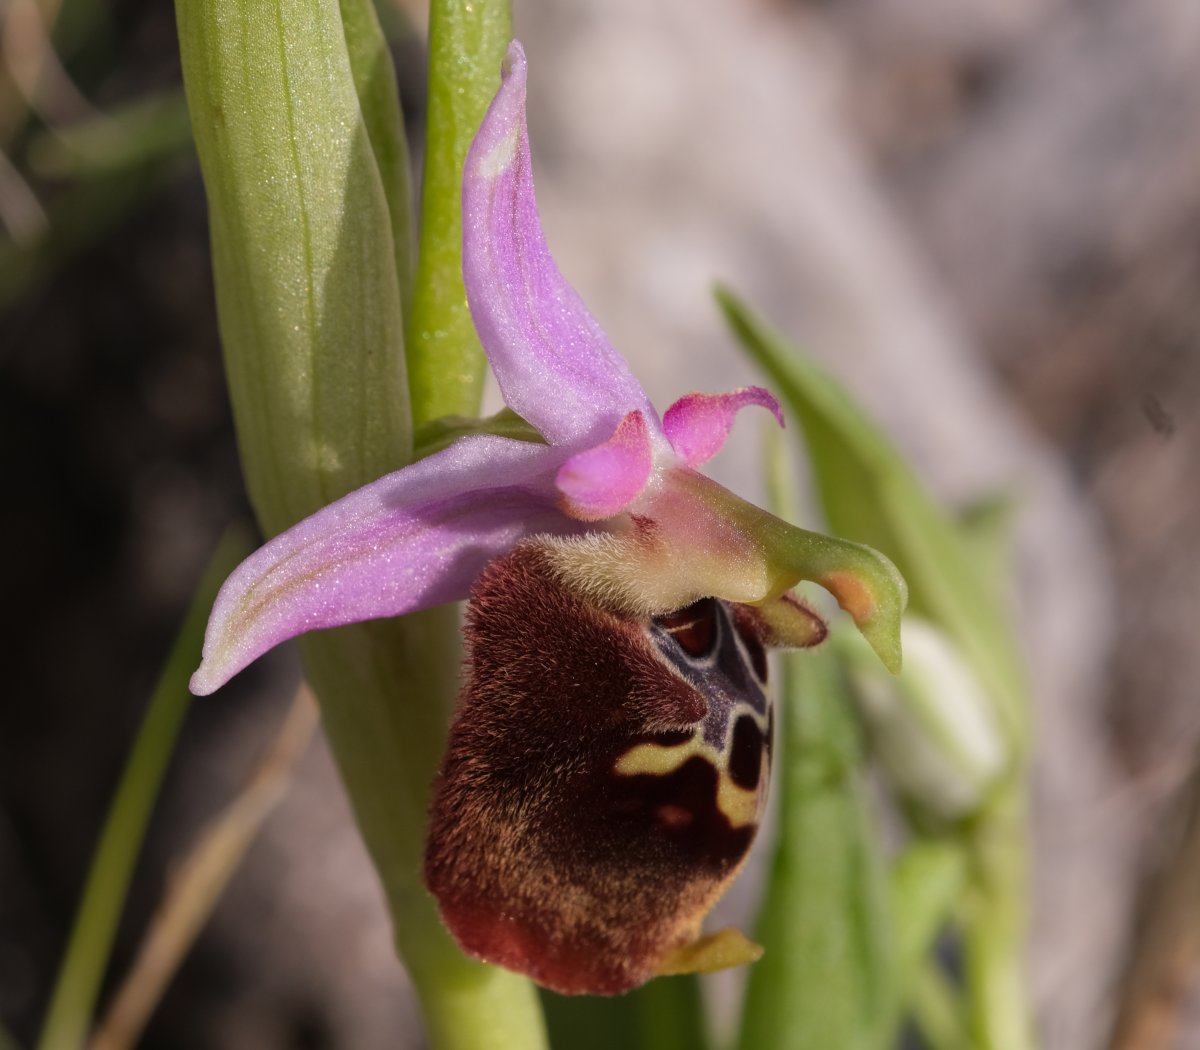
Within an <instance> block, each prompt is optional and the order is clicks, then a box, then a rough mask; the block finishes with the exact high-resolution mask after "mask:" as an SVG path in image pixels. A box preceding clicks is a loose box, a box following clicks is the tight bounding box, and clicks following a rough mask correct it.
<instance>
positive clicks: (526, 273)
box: [463, 40, 658, 448]
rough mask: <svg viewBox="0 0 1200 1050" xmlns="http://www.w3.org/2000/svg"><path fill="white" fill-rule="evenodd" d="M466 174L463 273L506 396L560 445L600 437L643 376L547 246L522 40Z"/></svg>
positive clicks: (650, 416) (635, 395) (638, 406)
mask: <svg viewBox="0 0 1200 1050" xmlns="http://www.w3.org/2000/svg"><path fill="white" fill-rule="evenodd" d="M502 78H503V79H502V82H501V85H500V90H499V91H498V92H497V94H496V97H495V98H494V99H493V100H492V104H491V108H490V109H489V110H488V112H487V116H486V117H485V118H484V120H483V125H482V126H481V127H480V129H479V133H478V134H477V135H476V137H475V141H474V142H473V143H472V145H471V149H470V152H469V153H468V154H467V160H466V165H465V170H464V175H463V279H464V281H465V283H466V289H467V301H468V303H469V304H470V307H471V317H472V318H473V319H474V321H475V327H476V329H477V330H478V332H479V338H480V340H481V342H482V343H483V348H484V350H486V351H487V355H488V360H489V362H490V363H491V366H492V371H493V372H494V373H495V375H496V379H497V380H498V381H499V384H500V391H501V393H502V394H503V395H504V400H505V402H506V403H507V404H508V405H509V406H510V407H511V408H513V409H514V410H515V411H516V412H517V413H518V414H519V415H521V416H523V417H524V418H525V419H527V420H528V421H529V422H530V423H532V424H533V425H534V426H535V427H537V428H538V430H540V431H541V432H542V434H543V435H544V436H545V437H546V440H548V441H549V442H550V443H551V444H553V445H568V446H573V447H576V448H578V447H581V446H586V445H588V444H594V443H595V442H598V441H600V440H602V439H603V438H604V436H605V435H606V434H611V433H612V431H613V428H614V427H615V426H616V425H617V423H618V422H619V421H620V419H621V418H622V417H623V416H625V415H626V414H627V413H629V412H630V411H633V410H637V411H640V412H642V413H644V414H645V416H646V418H647V420H649V421H650V423H651V425H653V426H654V427H657V426H658V416H657V415H656V414H655V413H654V410H653V408H651V406H650V404H649V402H648V401H647V399H646V394H645V392H644V391H643V390H642V388H641V386H640V384H639V383H638V381H637V380H636V379H634V377H633V375H632V373H630V371H629V368H628V366H627V365H626V364H625V362H624V360H623V359H622V358H621V357H620V355H618V354H617V352H616V351H615V350H613V348H612V347H611V346H610V345H609V342H608V339H607V338H606V336H605V335H604V332H603V331H601V329H600V326H599V324H597V323H596V320H595V319H594V318H593V317H592V315H591V314H590V313H588V311H587V308H586V307H585V306H584V305H583V303H582V302H581V301H580V299H579V296H578V295H577V294H576V293H575V291H574V289H572V288H571V286H570V285H569V284H567V282H566V280H565V279H564V278H563V276H562V274H561V273H559V270H558V267H557V266H556V265H555V263H554V260H553V259H552V258H551V256H550V251H549V249H548V248H547V247H546V240H545V237H544V236H543V234H542V227H541V222H540V220H539V219H538V213H537V205H536V202H535V200H534V193H533V170H532V167H531V165H530V158H529V136H528V132H527V129H526V125H525V53H524V51H523V50H522V49H521V45H520V44H519V43H517V42H516V41H515V40H514V41H513V43H512V44H511V45H510V46H509V50H508V55H507V57H506V58H505V61H504V68H503V70H502Z"/></svg>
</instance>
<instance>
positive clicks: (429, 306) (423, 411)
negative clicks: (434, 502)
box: [405, 0, 512, 426]
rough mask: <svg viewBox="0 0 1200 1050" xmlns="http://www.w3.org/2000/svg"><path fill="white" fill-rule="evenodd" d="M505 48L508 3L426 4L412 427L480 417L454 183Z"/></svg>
mask: <svg viewBox="0 0 1200 1050" xmlns="http://www.w3.org/2000/svg"><path fill="white" fill-rule="evenodd" d="M511 39H512V12H511V9H510V4H509V0H433V2H432V3H431V4H430V10H429V108H428V115H427V119H426V132H425V172H424V178H423V179H422V186H421V247H420V255H419V259H418V263H417V278H416V288H415V290H414V293H413V308H412V311H411V312H410V313H409V314H408V315H407V316H406V318H405V352H406V354H407V357H408V383H409V389H410V392H411V398H412V414H413V424H414V426H420V425H421V424H422V423H427V422H428V421H429V420H431V419H436V418H437V417H438V416H473V415H476V414H477V413H478V411H479V399H480V397H481V395H482V393H483V377H484V373H485V371H486V362H485V359H484V356H483V349H482V348H481V347H480V345H479V337H478V336H477V335H476V334H475V326H474V324H473V323H472V321H471V312H470V310H469V309H468V308H467V292H466V289H465V287H464V286H463V278H462V174H463V162H464V161H465V160H466V156H467V149H468V148H469V147H470V145H471V140H472V139H473V138H474V137H475V132H476V131H478V130H479V125H480V123H481V122H482V120H483V115H484V113H485V112H486V111H487V107H488V103H489V102H490V101H491V99H492V96H493V95H494V94H495V92H496V89H497V88H498V87H499V86H500V62H501V60H502V59H503V58H504V53H505V50H506V49H507V48H508V44H509V41H510V40H511Z"/></svg>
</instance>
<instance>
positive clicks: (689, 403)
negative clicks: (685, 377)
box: [663, 386, 783, 467]
mask: <svg viewBox="0 0 1200 1050" xmlns="http://www.w3.org/2000/svg"><path fill="white" fill-rule="evenodd" d="M747 405H761V406H762V407H763V408H767V409H770V410H771V411H772V412H773V413H774V414H775V418H776V419H777V420H779V425H780V426H783V411H782V410H781V409H780V407H779V402H778V401H776V400H775V398H774V397H773V396H772V395H771V394H770V393H769V392H768V391H766V390H764V389H763V388H762V387H760V386H744V387H741V388H740V389H738V390H731V391H729V393H728V394H688V395H687V396H685V397H681V398H680V399H679V400H678V401H676V402H675V404H673V405H672V406H671V407H670V408H668V409H667V411H666V414H665V415H664V416H663V430H664V431H666V435H667V440H668V441H670V442H671V446H672V447H673V448H674V449H675V451H676V452H677V453H679V455H680V457H681V458H682V459H683V461H684V462H685V463H686V464H687V465H688V466H689V467H698V466H700V464H701V463H707V462H708V461H709V460H710V459H712V458H713V456H715V455H716V454H717V453H718V452H720V451H721V446H722V445H724V444H725V439H726V438H727V437H729V431H730V430H732V429H733V418H734V416H736V415H737V413H738V410H739V409H742V408H745V407H746V406H747Z"/></svg>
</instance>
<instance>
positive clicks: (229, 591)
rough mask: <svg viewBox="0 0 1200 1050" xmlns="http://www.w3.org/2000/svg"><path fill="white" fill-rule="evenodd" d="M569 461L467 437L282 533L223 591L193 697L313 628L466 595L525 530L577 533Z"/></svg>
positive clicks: (519, 445) (521, 445)
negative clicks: (563, 502) (566, 487)
mask: <svg viewBox="0 0 1200 1050" xmlns="http://www.w3.org/2000/svg"><path fill="white" fill-rule="evenodd" d="M561 462H562V452H560V451H558V450H556V449H553V448H548V447H546V446H545V445H539V444H533V443H531V442H526V441H515V440H511V439H507V438H500V437H496V436H494V435H479V436H476V437H468V438H464V439H462V440H461V441H459V442H457V443H456V444H454V445H451V446H450V447H449V448H447V449H445V450H443V451H442V452H439V453H437V454H435V455H433V456H430V457H428V458H427V459H423V460H421V461H420V462H418V463H414V464H413V465H412V466H410V467H406V468H405V469H403V470H399V471H396V472H395V473H394V474H389V475H387V476H386V477H383V478H380V479H379V480H378V481H375V482H372V483H371V484H369V485H365V486H363V487H362V488H361V489H358V490H356V491H355V492H352V493H350V494H349V495H348V496H345V497H344V498H342V499H340V500H338V501H337V502H336V503H331V504H330V505H329V506H328V507H324V508H323V509H321V510H319V511H317V513H316V514H313V515H312V516H311V517H308V518H305V519H304V520H303V521H301V522H299V523H298V524H296V525H294V526H293V527H292V528H290V529H289V530H288V531H287V532H284V533H281V534H280V535H278V536H276V537H275V538H274V539H273V540H271V541H270V542H269V543H267V544H266V545H265V546H263V547H261V548H260V549H259V550H257V551H256V552H255V553H254V554H252V555H251V556H250V557H249V558H247V559H246V560H245V561H244V562H242V564H241V565H240V566H239V567H238V568H237V569H236V570H235V571H234V573H233V574H232V575H231V576H230V577H229V579H228V580H226V581H225V584H224V586H223V587H222V588H221V591H220V593H219V594H218V595H217V600H216V603H215V604H214V606H213V611H212V616H211V617H210V619H209V623H208V630H207V631H206V633H205V637H204V660H203V663H202V664H201V665H200V668H199V670H198V671H196V673H195V674H194V675H193V676H192V681H191V688H192V692H194V693H196V694H198V695H204V694H206V693H211V692H212V691H213V690H214V689H217V688H218V687H219V686H221V685H223V684H224V683H225V682H226V681H228V680H229V679H230V678H231V677H232V676H233V675H234V674H236V673H237V672H238V671H240V670H241V669H242V668H243V667H245V666H246V665H247V664H249V663H250V662H251V661H252V660H254V659H256V658H257V657H259V656H261V655H262V654H263V653H265V652H266V651H267V650H268V649H270V648H272V647H273V646H276V645H278V644H279V643H280V642H283V641H285V640H287V639H288V638H292V637H294V636H296V635H298V634H303V633H304V632H306V631H312V630H317V629H318V628H322V627H336V626H339V625H341V624H346V623H354V622H357V621H360V620H371V619H377V618H379V617H384V616H396V615H399V614H400V613H406V612H413V611H415V610H417V609H424V608H428V607H430V606H433V605H439V604H441V603H443V602H448V601H453V600H455V599H458V598H464V597H466V595H467V591H468V590H469V589H470V586H471V583H472V581H473V580H474V579H475V577H476V576H477V575H478V574H479V573H480V571H481V570H482V569H483V567H484V565H486V564H487V562H488V561H490V560H491V559H492V558H493V557H495V556H496V555H498V554H500V553H503V552H504V551H507V550H508V549H509V548H510V547H512V546H513V545H514V544H515V543H516V542H517V541H518V540H520V539H521V538H522V537H523V536H524V535H526V534H527V533H529V532H564V531H566V532H569V531H572V530H573V528H574V527H575V526H574V525H573V523H572V522H571V521H570V519H568V518H565V517H564V516H563V515H562V513H561V511H559V510H558V509H557V508H556V506H555V495H556V494H555V493H554V491H553V489H552V488H551V487H550V485H549V484H548V480H549V477H550V476H551V475H552V473H553V471H554V468H555V467H556V466H557V465H558V464H559V463H561Z"/></svg>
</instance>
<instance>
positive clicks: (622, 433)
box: [554, 412, 653, 521]
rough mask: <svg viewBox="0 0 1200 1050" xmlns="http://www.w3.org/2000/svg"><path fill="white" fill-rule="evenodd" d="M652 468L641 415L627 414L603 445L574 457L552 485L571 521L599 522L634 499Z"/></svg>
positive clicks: (650, 454) (647, 431) (644, 424)
mask: <svg viewBox="0 0 1200 1050" xmlns="http://www.w3.org/2000/svg"><path fill="white" fill-rule="evenodd" d="M652 466H653V453H652V450H651V447H650V432H649V430H648V428H647V426H646V420H645V418H644V417H643V416H642V414H641V412H630V413H629V414H628V415H627V416H626V417H625V418H624V419H622V420H621V422H620V424H619V425H618V426H617V429H616V430H615V431H614V433H613V435H612V437H610V438H609V439H608V440H607V441H605V442H604V444H602V445H597V446H596V447H595V448H589V449H587V450H586V451H584V452H577V453H575V455H573V456H572V457H571V458H570V459H568V460H567V461H566V462H565V463H564V464H563V465H562V466H561V467H559V469H558V474H557V475H556V476H555V479H554V483H555V484H556V485H557V486H558V489H559V491H560V492H561V493H562V494H563V504H564V506H563V509H564V510H565V511H566V512H567V513H568V514H569V515H571V517H573V518H578V519H579V520H580V521H600V520H601V519H603V518H611V517H612V516H613V515H614V514H619V513H621V511H623V510H624V509H625V508H626V507H628V506H629V504H630V503H632V502H633V501H634V500H635V499H636V498H637V496H638V494H639V493H640V492H641V491H642V489H644V488H645V487H646V482H647V481H648V480H649V478H650V469H651V467H652Z"/></svg>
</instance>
